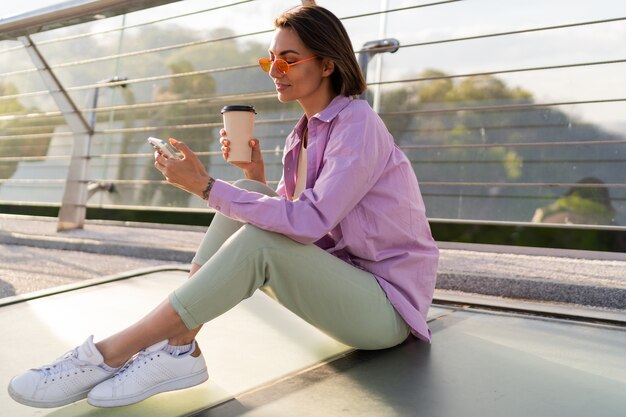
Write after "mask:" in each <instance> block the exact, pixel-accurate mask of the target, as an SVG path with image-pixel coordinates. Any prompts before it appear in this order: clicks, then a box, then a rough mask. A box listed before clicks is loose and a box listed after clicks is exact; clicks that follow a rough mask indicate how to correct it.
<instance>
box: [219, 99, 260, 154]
mask: <svg viewBox="0 0 626 417" xmlns="http://www.w3.org/2000/svg"><path fill="white" fill-rule="evenodd" d="M255 114H256V111H254V107H252V106H226V107H224V108H223V109H222V116H223V117H224V129H225V130H226V137H227V138H228V140H229V141H230V152H229V153H228V162H250V161H251V159H252V148H250V145H249V142H250V139H252V138H253V137H254V115H255Z"/></svg>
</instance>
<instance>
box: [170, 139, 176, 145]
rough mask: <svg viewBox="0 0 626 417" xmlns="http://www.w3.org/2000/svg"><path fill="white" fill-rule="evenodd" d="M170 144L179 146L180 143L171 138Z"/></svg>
mask: <svg viewBox="0 0 626 417" xmlns="http://www.w3.org/2000/svg"><path fill="white" fill-rule="evenodd" d="M170 143H171V144H172V145H175V144H177V143H178V141H177V140H176V139H174V138H170Z"/></svg>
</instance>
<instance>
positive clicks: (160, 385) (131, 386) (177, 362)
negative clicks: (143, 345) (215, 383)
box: [87, 340, 209, 407]
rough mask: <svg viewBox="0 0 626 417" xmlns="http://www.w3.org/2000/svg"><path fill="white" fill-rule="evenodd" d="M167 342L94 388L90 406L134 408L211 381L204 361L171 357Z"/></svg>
mask: <svg viewBox="0 0 626 417" xmlns="http://www.w3.org/2000/svg"><path fill="white" fill-rule="evenodd" d="M166 345H167V340H164V341H162V342H159V343H157V344H155V345H153V346H150V347H149V348H147V349H145V350H142V351H141V352H139V353H137V354H136V355H135V356H133V358H131V360H129V361H128V362H127V363H126V365H124V367H122V369H121V370H119V371H118V372H117V373H116V374H115V376H114V377H113V378H111V379H108V380H106V381H104V382H102V383H100V384H98V385H97V386H96V387H94V388H93V389H92V390H91V392H90V393H89V396H88V397H87V402H89V404H91V405H94V406H96V407H118V406H122V405H128V404H133V403H136V402H139V401H142V400H145V399H146V398H148V397H151V396H153V395H155V394H158V393H160V392H165V391H173V390H177V389H182V388H189V387H192V386H194V385H198V384H201V383H203V382H204V381H206V380H207V379H209V375H208V373H207V369H206V363H205V362H204V357H203V356H202V354H200V355H199V356H198V357H193V356H191V354H192V353H193V352H194V350H195V349H196V342H195V341H194V342H193V344H192V346H191V349H190V350H189V352H187V353H184V354H182V355H180V356H172V355H171V354H169V353H167V352H166V351H165V350H163V348H164V347H165V346H166Z"/></svg>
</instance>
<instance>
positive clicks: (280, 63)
mask: <svg viewBox="0 0 626 417" xmlns="http://www.w3.org/2000/svg"><path fill="white" fill-rule="evenodd" d="M315 58H317V55H315V56H312V57H310V58H305V59H301V60H300V61H296V62H292V63H289V62H287V61H285V60H284V59H281V58H276V59H274V60H273V61H272V60H271V59H269V58H261V59H259V66H260V67H261V69H262V70H263V71H265V72H270V69H271V68H272V64H273V65H275V66H276V69H277V70H278V72H280V73H281V74H283V75H284V74H287V73H288V72H289V68H291V67H293V66H294V65H298V64H301V63H303V62H306V61H310V60H312V59H315Z"/></svg>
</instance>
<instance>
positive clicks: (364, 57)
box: [359, 38, 400, 104]
mask: <svg viewBox="0 0 626 417" xmlns="http://www.w3.org/2000/svg"><path fill="white" fill-rule="evenodd" d="M398 49H400V41H398V40H397V39H394V38H388V39H379V40H377V41H369V42H365V44H363V47H362V48H361V51H360V52H359V66H360V67H361V71H362V72H363V77H364V78H365V79H366V80H367V66H368V65H369V62H370V61H371V59H372V58H373V57H374V55H376V54H380V53H382V52H389V53H394V52H396V51H397V50H398ZM360 98H362V99H364V100H368V101H370V99H371V98H370V96H369V94H368V91H367V90H365V91H364V92H363V93H361V96H360ZM370 104H371V103H370Z"/></svg>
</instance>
